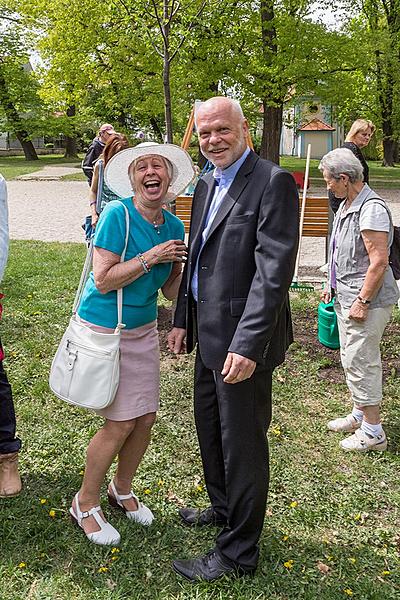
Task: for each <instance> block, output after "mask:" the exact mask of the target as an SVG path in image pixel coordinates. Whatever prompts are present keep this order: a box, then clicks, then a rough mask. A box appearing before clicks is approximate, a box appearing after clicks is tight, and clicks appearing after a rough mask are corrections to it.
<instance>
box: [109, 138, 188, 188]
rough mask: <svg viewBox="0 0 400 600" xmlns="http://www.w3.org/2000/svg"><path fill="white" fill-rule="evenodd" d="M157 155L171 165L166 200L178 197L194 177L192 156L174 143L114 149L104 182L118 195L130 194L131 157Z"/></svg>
mask: <svg viewBox="0 0 400 600" xmlns="http://www.w3.org/2000/svg"><path fill="white" fill-rule="evenodd" d="M153 154H156V155H158V156H163V157H164V158H166V159H167V160H168V161H169V162H170V163H171V166H172V180H171V184H170V187H169V190H168V200H171V199H173V198H176V196H179V194H181V193H182V192H183V191H184V190H185V188H186V187H187V186H188V185H189V183H190V182H191V181H192V179H193V178H194V176H195V170H194V167H193V163H192V159H191V158H190V156H189V154H188V153H187V152H186V150H183V148H180V147H179V146H175V144H157V142H143V143H142V144H138V145H137V146H135V147H134V148H126V149H125V150H121V152H117V154H114V156H113V157H112V158H111V159H110V160H109V161H108V163H107V166H106V168H105V170H104V180H105V182H106V185H107V186H108V187H109V188H110V190H112V191H113V192H114V193H115V194H117V195H118V196H119V197H120V198H129V197H130V196H133V194H134V191H133V189H132V184H131V181H130V179H129V175H128V169H129V166H130V165H131V164H132V162H133V161H134V160H137V159H138V158H141V157H142V156H149V155H153Z"/></svg>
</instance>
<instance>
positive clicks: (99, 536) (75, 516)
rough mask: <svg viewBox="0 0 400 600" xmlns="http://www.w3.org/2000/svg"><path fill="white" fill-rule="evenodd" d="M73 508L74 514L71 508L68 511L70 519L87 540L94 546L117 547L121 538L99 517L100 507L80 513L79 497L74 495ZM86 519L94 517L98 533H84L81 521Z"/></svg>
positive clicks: (113, 528)
mask: <svg viewBox="0 0 400 600" xmlns="http://www.w3.org/2000/svg"><path fill="white" fill-rule="evenodd" d="M78 493H79V492H78ZM75 508H76V513H75V510H74V509H73V507H72V506H71V508H70V509H69V512H70V515H71V519H72V521H73V522H74V523H75V524H76V525H77V526H78V527H80V528H81V529H82V530H83V532H84V534H85V535H86V537H87V539H88V540H90V541H91V542H93V543H94V544H100V545H101V546H117V545H118V544H119V543H120V541H121V536H120V534H119V533H118V531H117V530H116V529H115V527H113V526H112V525H111V524H110V523H108V522H107V521H105V520H104V519H103V518H102V517H101V516H100V514H99V513H100V511H101V508H100V506H94V507H93V508H91V509H90V510H86V511H84V512H82V511H81V509H80V506H79V497H78V494H76V495H75ZM87 517H94V519H95V521H96V523H97V524H98V526H99V527H100V531H94V532H93V533H86V532H85V530H84V529H83V526H82V519H86V518H87Z"/></svg>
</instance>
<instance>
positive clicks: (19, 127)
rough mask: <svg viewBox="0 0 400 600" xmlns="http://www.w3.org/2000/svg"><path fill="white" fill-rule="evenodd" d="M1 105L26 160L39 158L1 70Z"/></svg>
mask: <svg viewBox="0 0 400 600" xmlns="http://www.w3.org/2000/svg"><path fill="white" fill-rule="evenodd" d="M0 105H1V106H2V108H3V110H4V112H5V114H6V117H7V121H8V122H9V124H10V126H11V127H12V130H13V133H14V134H15V136H16V138H17V140H18V141H19V143H20V144H21V146H22V150H23V151H24V155H25V158H26V160H39V157H38V155H37V153H36V150H35V148H34V146H33V144H32V141H31V140H30V139H29V138H30V136H29V134H28V132H27V131H26V130H25V128H24V125H23V122H22V119H21V117H20V116H19V114H18V111H17V109H16V108H15V106H14V103H13V101H12V100H11V97H10V95H9V93H8V88H7V82H6V80H5V78H4V76H3V73H2V72H1V71H0Z"/></svg>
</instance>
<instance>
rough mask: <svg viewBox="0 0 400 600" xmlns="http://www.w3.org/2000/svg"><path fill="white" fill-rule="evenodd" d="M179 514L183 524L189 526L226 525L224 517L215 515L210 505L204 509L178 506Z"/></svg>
mask: <svg viewBox="0 0 400 600" xmlns="http://www.w3.org/2000/svg"><path fill="white" fill-rule="evenodd" d="M179 515H180V517H181V519H182V521H183V522H184V524H185V525H189V527H194V526H195V525H197V526H198V527H204V526H205V525H214V526H216V527H222V526H223V525H226V519H224V518H223V517H220V516H218V515H217V513H216V512H215V511H214V509H213V507H212V506H209V507H208V508H206V509H204V510H200V509H198V508H180V509H179Z"/></svg>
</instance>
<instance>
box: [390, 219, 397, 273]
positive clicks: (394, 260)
mask: <svg viewBox="0 0 400 600" xmlns="http://www.w3.org/2000/svg"><path fill="white" fill-rule="evenodd" d="M393 230H394V231H393V242H392V245H391V246H390V254H389V264H390V266H391V267H392V271H393V275H394V278H395V279H397V280H399V279H400V227H398V226H397V225H393Z"/></svg>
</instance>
